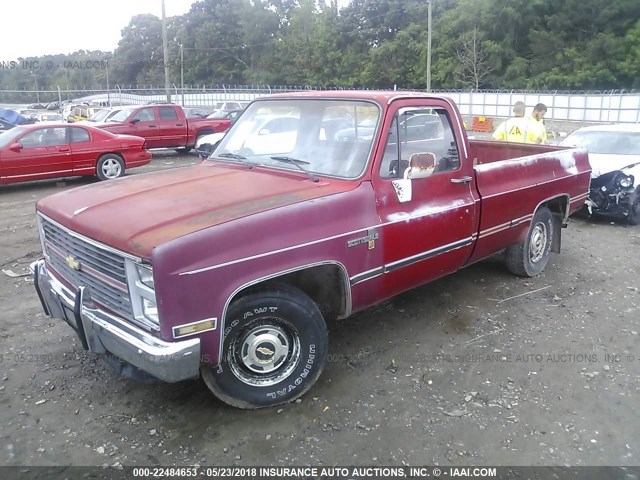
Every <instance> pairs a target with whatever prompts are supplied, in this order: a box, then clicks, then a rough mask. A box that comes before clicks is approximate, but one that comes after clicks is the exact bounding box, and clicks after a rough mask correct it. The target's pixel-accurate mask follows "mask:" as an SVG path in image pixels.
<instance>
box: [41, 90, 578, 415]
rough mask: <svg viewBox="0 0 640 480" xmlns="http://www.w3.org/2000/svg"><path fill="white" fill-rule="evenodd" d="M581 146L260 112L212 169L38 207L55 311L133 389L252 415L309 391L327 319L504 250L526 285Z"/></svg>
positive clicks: (225, 144)
mask: <svg viewBox="0 0 640 480" xmlns="http://www.w3.org/2000/svg"><path fill="white" fill-rule="evenodd" d="M589 177H590V166H589V161H588V157H587V153H586V151H584V150H578V149H571V148H563V147H556V146H545V145H525V144H509V143H498V142H493V141H479V140H471V141H469V140H468V138H467V136H466V133H465V131H464V129H463V127H462V120H461V118H460V114H459V112H458V110H457V108H456V106H455V105H454V104H453V102H452V101H450V100H448V99H446V98H442V97H438V96H434V95H429V94H422V93H406V92H402V93H401V92H358V91H352V92H347V91H345V92H305V93H298V94H289V95H274V96H271V97H267V98H261V99H259V100H256V101H254V102H253V103H252V104H251V105H250V106H249V107H248V108H247V110H246V111H245V113H244V114H243V115H242V116H241V117H240V119H239V120H238V121H237V122H236V123H235V124H234V125H233V126H232V127H231V129H230V130H229V132H228V133H227V134H226V136H225V137H224V139H223V140H222V142H221V143H220V145H219V146H218V147H217V149H216V150H215V152H214V154H213V156H212V157H211V158H210V159H208V160H205V161H203V162H202V163H201V164H198V165H195V166H192V167H189V168H183V169H175V170H168V171H162V172H156V173H150V174H145V175H136V176H134V177H131V178H125V179H123V180H120V181H118V182H111V183H109V184H105V185H92V186H90V187H82V188H79V189H76V190H72V191H67V192H64V193H60V194H56V195H52V196H50V197H47V198H45V199H42V200H40V201H39V202H38V204H37V214H38V225H39V229H40V236H41V239H42V246H43V250H44V259H42V260H39V261H37V262H35V263H34V264H33V265H32V269H33V270H34V272H35V285H36V288H37V291H38V293H39V295H40V298H41V300H42V304H43V306H44V309H45V311H46V313H47V314H48V315H50V316H53V317H58V318H62V319H65V320H66V321H67V322H68V323H69V325H70V326H71V327H72V328H73V329H74V330H75V331H76V332H77V334H78V336H79V337H80V340H81V341H82V343H83V345H84V346H85V348H87V349H89V350H90V351H92V352H96V353H100V354H105V356H106V357H107V358H109V359H110V360H111V362H112V363H113V364H114V365H113V366H114V367H115V368H117V369H118V370H119V371H120V372H121V373H122V374H124V375H128V376H132V377H140V376H143V375H145V374H149V375H151V376H153V377H156V378H159V379H162V380H164V381H167V382H176V381H180V380H185V379H190V378H196V377H198V376H201V377H202V378H203V379H204V381H205V383H206V384H207V385H208V387H209V388H210V389H211V391H212V392H213V393H214V394H215V395H216V396H217V397H218V398H220V399H221V400H223V401H224V402H226V403H228V404H230V405H233V406H236V407H241V408H258V407H265V406H271V405H276V404H279V403H283V402H288V401H291V400H293V399H296V398H298V397H300V396H301V395H302V394H303V393H304V392H306V391H307V390H308V389H309V388H310V387H311V386H312V384H313V383H314V382H315V381H316V379H317V378H318V376H319V375H320V373H321V371H322V369H323V367H324V364H325V361H326V357H327V344H328V336H327V329H326V322H327V320H331V319H336V318H346V317H348V316H350V315H351V314H352V313H354V312H357V311H361V310H363V309H366V308H367V307H369V306H371V305H374V304H376V303H379V302H381V301H383V300H385V299H387V298H389V297H392V296H393V295H396V294H398V293H400V292H403V291H405V290H408V289H410V288H413V287H415V286H418V285H421V284H424V283H426V282H429V281H431V280H434V279H436V278H438V277H442V276H444V275H446V274H448V273H451V272H455V271H456V270H458V269H460V268H462V267H464V266H465V265H469V264H471V263H474V262H477V261H478V260H481V259H482V258H485V257H487V256H489V255H492V254H494V253H496V252H500V251H504V252H505V259H506V265H507V267H508V268H509V270H511V271H512V272H513V273H515V274H517V275H522V276H534V275H536V274H538V273H540V272H541V271H542V270H543V268H544V267H545V265H546V264H547V262H548V260H549V257H550V252H551V251H555V252H558V251H559V249H560V231H561V227H563V226H565V225H566V221H567V218H568V217H569V215H571V214H572V213H573V212H574V211H575V210H577V209H578V208H580V207H581V206H582V205H584V202H585V198H586V197H587V192H588V187H589Z"/></svg>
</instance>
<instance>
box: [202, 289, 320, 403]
mask: <svg viewBox="0 0 640 480" xmlns="http://www.w3.org/2000/svg"><path fill="white" fill-rule="evenodd" d="M224 335H225V337H224V342H223V355H222V361H221V363H220V365H218V366H217V367H208V366H203V368H202V372H201V373H202V378H203V380H204V382H205V384H206V385H207V387H209V389H210V390H211V391H212V392H213V394H214V395H215V396H216V397H218V398H219V399H220V400H222V401H223V402H225V403H227V404H229V405H231V406H234V407H238V408H245V409H254V408H261V407H270V406H273V405H278V404H281V403H286V402H291V401H293V400H295V399H297V398H299V397H300V396H302V395H303V394H304V393H305V392H306V391H307V390H309V389H310V388H311V386H312V385H313V384H314V383H315V381H316V380H317V379H318V377H319V376H320V374H321V373H322V370H323V368H324V364H325V362H326V358H327V348H328V334H327V327H326V324H325V322H324V319H323V317H322V314H321V313H320V310H319V309H318V306H317V305H316V304H315V303H314V302H313V301H312V300H311V299H310V298H309V297H307V296H306V295H305V294H304V293H303V292H301V291H300V290H298V289H296V288H292V287H288V286H278V287H274V288H271V289H269V290H264V291H261V292H257V293H253V294H250V295H247V296H246V297H244V298H241V299H240V300H238V301H237V302H235V303H233V304H232V306H231V307H230V309H229V312H228V315H227V317H226V321H225V331H224Z"/></svg>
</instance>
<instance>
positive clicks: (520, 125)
mask: <svg viewBox="0 0 640 480" xmlns="http://www.w3.org/2000/svg"><path fill="white" fill-rule="evenodd" d="M525 110H526V107H525V104H524V103H523V102H516V103H515V104H514V105H513V117H511V118H509V119H508V120H505V121H504V122H502V123H501V124H500V125H499V126H498V128H496V130H495V132H493V136H492V137H493V139H494V140H503V141H506V142H519V143H544V141H545V140H546V136H547V134H546V129H545V127H544V124H542V122H538V121H536V120H534V119H533V118H532V117H525V116H524V113H525ZM545 110H546V109H545Z"/></svg>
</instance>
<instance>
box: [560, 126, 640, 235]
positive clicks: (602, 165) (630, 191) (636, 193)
mask: <svg viewBox="0 0 640 480" xmlns="http://www.w3.org/2000/svg"><path fill="white" fill-rule="evenodd" d="M561 145H564V146H574V147H581V148H585V149H586V150H587V151H588V152H589V162H590V163H591V169H592V171H591V190H590V192H589V198H588V199H587V207H588V209H589V211H590V212H592V213H593V212H595V213H600V214H603V215H610V216H613V217H621V218H625V219H626V220H627V221H628V222H629V223H630V224H632V225H638V224H640V125H638V124H617V125H601V126H592V127H584V128H581V129H579V130H576V131H575V132H574V133H572V134H571V135H569V136H568V137H567V138H565V139H564V140H563V141H562V142H561Z"/></svg>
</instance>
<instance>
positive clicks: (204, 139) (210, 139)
mask: <svg viewBox="0 0 640 480" xmlns="http://www.w3.org/2000/svg"><path fill="white" fill-rule="evenodd" d="M225 133H227V132H226V131H225V132H218V133H210V134H209V135H202V136H200V137H198V139H197V140H196V152H197V153H198V155H200V157H202V158H208V157H209V155H211V153H212V152H213V151H214V150H215V149H216V147H217V146H218V144H219V143H220V140H222V138H223V137H224V135H225Z"/></svg>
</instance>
